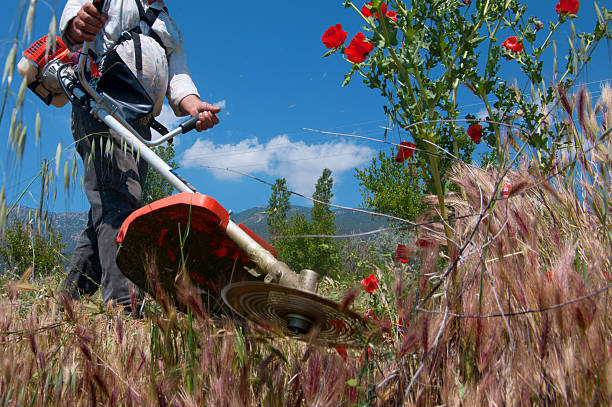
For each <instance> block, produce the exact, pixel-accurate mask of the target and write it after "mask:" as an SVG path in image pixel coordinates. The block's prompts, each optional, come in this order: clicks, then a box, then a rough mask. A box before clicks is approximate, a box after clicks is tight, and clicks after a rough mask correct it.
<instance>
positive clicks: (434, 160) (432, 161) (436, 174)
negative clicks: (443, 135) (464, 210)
mask: <svg viewBox="0 0 612 407" xmlns="http://www.w3.org/2000/svg"><path fill="white" fill-rule="evenodd" d="M422 138H425V136H423V137H422ZM427 151H428V152H429V153H430V154H429V165H430V167H431V168H430V170H431V176H432V178H433V181H434V186H435V188H436V194H437V195H438V204H439V205H440V215H441V216H442V219H448V216H447V215H446V204H445V202H444V191H443V190H442V182H441V178H440V171H439V169H438V156H437V155H436V152H435V151H434V147H433V145H431V144H430V143H427ZM444 233H445V235H446V238H447V242H448V246H447V247H448V250H449V252H450V248H451V240H450V239H451V237H452V234H451V230H450V227H449V226H448V224H447V223H446V222H444Z"/></svg>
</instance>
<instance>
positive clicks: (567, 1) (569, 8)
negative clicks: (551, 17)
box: [555, 0, 580, 14]
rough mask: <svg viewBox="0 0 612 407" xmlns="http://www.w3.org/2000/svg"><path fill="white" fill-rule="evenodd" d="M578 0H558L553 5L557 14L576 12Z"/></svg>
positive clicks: (578, 6)
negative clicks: (555, 4)
mask: <svg viewBox="0 0 612 407" xmlns="http://www.w3.org/2000/svg"><path fill="white" fill-rule="evenodd" d="M579 8H580V2H579V1H578V0H560V1H559V2H558V3H557V6H556V7H555V10H556V11H557V14H578V9H579Z"/></svg>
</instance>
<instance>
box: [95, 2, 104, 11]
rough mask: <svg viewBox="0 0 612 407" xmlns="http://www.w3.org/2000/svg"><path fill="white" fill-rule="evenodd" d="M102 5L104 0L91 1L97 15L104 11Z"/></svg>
mask: <svg viewBox="0 0 612 407" xmlns="http://www.w3.org/2000/svg"><path fill="white" fill-rule="evenodd" d="M104 3H105V0H93V5H94V6H96V10H98V12H99V13H102V10H103V9H104Z"/></svg>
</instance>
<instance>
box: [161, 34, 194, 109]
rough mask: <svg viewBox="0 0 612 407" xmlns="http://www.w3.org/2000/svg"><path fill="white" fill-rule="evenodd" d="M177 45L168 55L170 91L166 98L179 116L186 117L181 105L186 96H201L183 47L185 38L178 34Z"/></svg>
mask: <svg viewBox="0 0 612 407" xmlns="http://www.w3.org/2000/svg"><path fill="white" fill-rule="evenodd" d="M177 36H178V38H177V44H176V47H175V48H174V50H172V52H171V53H169V54H168V91H167V92H166V97H167V98H168V104H169V105H170V107H171V108H172V110H173V111H174V114H176V115H177V116H185V113H184V112H183V111H181V108H180V107H179V104H180V103H181V100H183V99H184V98H185V96H189V95H196V96H198V97H199V96H200V94H199V93H198V89H197V88H196V86H195V84H194V83H193V80H192V79H191V72H190V71H189V67H188V66H187V55H186V53H185V47H184V45H183V36H182V34H181V32H180V31H178V32H177Z"/></svg>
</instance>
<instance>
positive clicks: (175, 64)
mask: <svg viewBox="0 0 612 407" xmlns="http://www.w3.org/2000/svg"><path fill="white" fill-rule="evenodd" d="M136 1H140V2H141V3H142V5H143V8H144V10H145V11H146V10H147V9H148V8H149V7H153V8H155V9H158V10H162V9H163V8H164V7H165V4H164V2H163V1H162V0H157V1H155V2H154V3H153V4H151V5H149V2H148V1H146V0H145V1H143V0H106V5H105V8H104V11H105V12H106V13H107V14H108V16H109V19H108V21H107V22H106V25H105V26H104V29H103V30H102V31H101V32H100V33H99V34H98V36H97V37H96V40H95V42H94V43H93V44H91V48H92V50H93V51H95V52H96V53H97V54H98V55H101V54H103V53H104V52H106V51H108V50H109V49H110V48H111V47H112V46H113V45H114V44H115V43H116V42H117V40H118V39H119V37H120V35H121V33H122V32H124V31H129V30H130V29H132V28H134V27H135V26H136V25H137V24H138V22H139V21H140V16H139V14H138V7H137V5H136V3H135V2H136ZM89 2H91V0H68V1H67V3H66V6H65V7H64V11H63V13H62V18H61V20H60V33H61V36H62V39H63V40H64V43H65V44H66V46H67V47H68V48H70V49H72V50H76V49H78V48H79V47H80V45H81V44H75V43H73V42H72V41H70V39H69V38H68V36H67V35H66V29H67V28H68V24H69V23H70V21H71V20H72V19H73V18H74V17H76V15H77V13H78V12H79V10H80V9H81V7H82V6H83V5H84V4H85V3H89ZM140 28H141V30H142V33H143V35H141V42H142V62H143V70H142V75H140V76H138V79H139V80H140V83H141V84H142V85H143V87H144V88H145V90H146V91H147V92H148V93H149V95H150V96H151V99H153V102H154V103H155V107H154V109H153V114H154V115H155V116H157V115H158V114H159V112H160V111H161V108H162V105H163V101H164V95H165V96H166V97H167V98H168V103H169V104H170V107H172V109H173V110H174V113H175V114H176V115H177V116H184V115H185V113H183V112H182V111H181V110H180V108H179V103H180V102H181V100H183V98H184V97H185V96H188V95H198V96H199V94H198V90H197V88H196V86H195V84H194V83H193V80H192V79H191V73H190V71H189V67H188V66H187V57H186V54H185V48H184V46H183V37H182V34H181V31H180V30H179V28H178V25H177V24H176V22H175V21H174V20H173V19H172V18H170V16H169V15H168V14H167V13H165V12H163V11H162V12H161V13H160V14H159V17H158V18H157V20H156V21H155V23H154V24H153V30H154V31H155V33H156V34H157V35H158V36H159V37H160V38H161V40H162V42H163V43H164V46H165V47H166V51H165V52H164V50H163V48H162V47H161V46H160V45H159V44H158V43H157V42H156V41H155V40H154V39H152V38H151V37H148V36H146V34H148V33H149V31H150V28H149V26H148V25H147V23H145V22H144V21H140ZM117 52H118V53H119V55H120V56H121V58H122V59H123V61H124V62H125V63H126V64H127V65H128V66H129V67H130V69H131V70H132V72H134V74H136V73H137V72H136V68H135V57H134V44H133V41H126V42H123V43H122V44H120V45H119V46H118V48H117Z"/></svg>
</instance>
